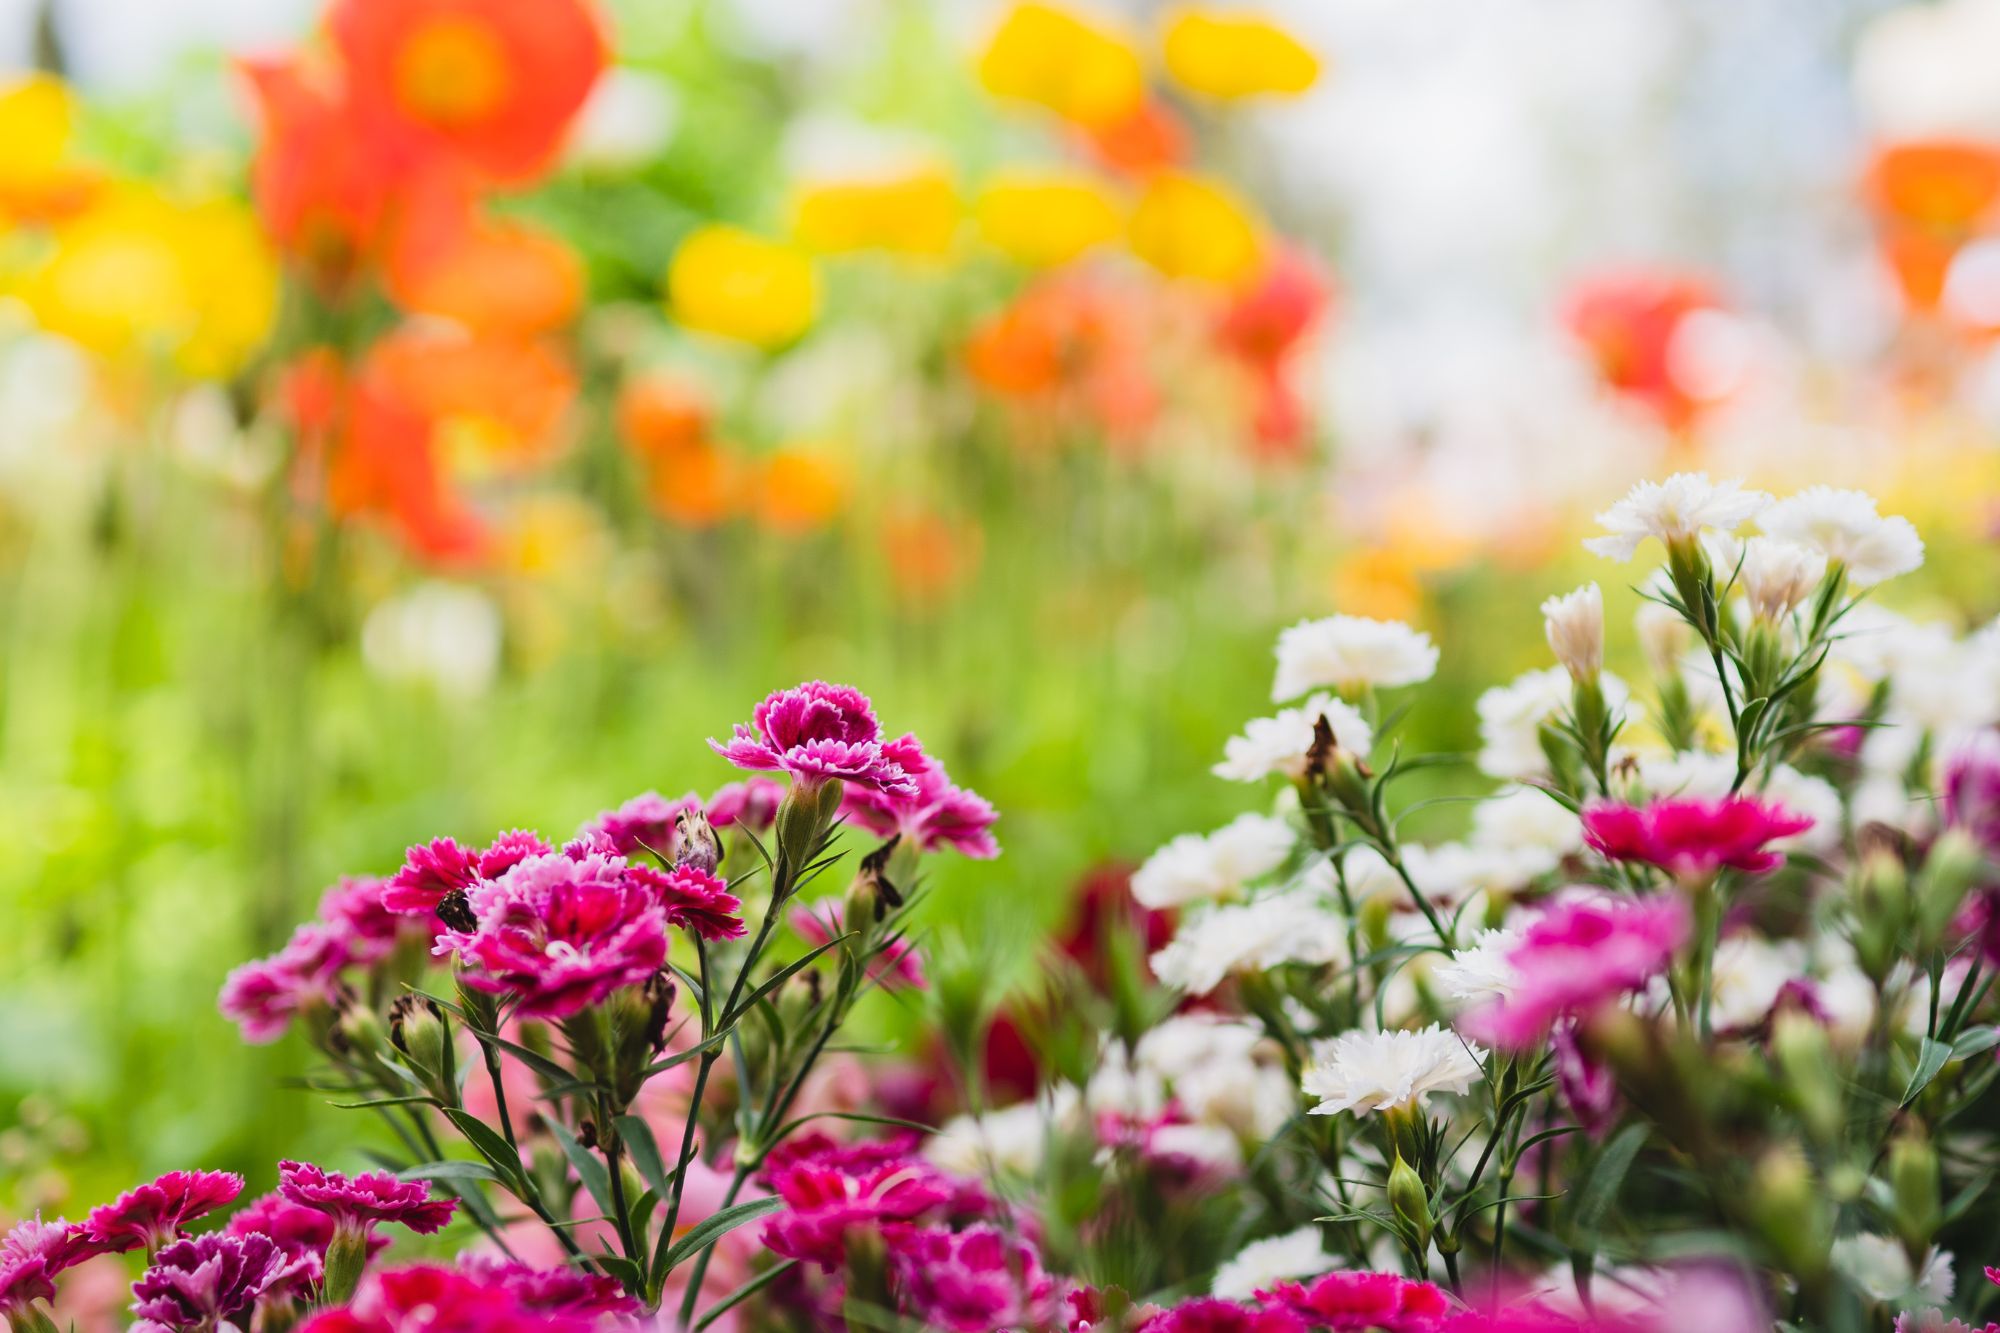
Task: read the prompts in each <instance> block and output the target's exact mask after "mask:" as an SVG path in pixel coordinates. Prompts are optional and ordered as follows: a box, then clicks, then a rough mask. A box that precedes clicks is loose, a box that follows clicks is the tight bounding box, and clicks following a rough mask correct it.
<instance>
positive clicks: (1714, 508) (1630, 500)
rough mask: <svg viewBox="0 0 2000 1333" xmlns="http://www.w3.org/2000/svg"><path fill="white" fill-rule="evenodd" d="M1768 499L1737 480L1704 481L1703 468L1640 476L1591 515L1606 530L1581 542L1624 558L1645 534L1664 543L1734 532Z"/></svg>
mask: <svg viewBox="0 0 2000 1333" xmlns="http://www.w3.org/2000/svg"><path fill="white" fill-rule="evenodd" d="M1770 503H1771V497H1770V496H1768V495H1766V494H1764V492H1762V491H1746V490H1744V489H1743V483H1742V482H1740V481H1710V480H1709V479H1708V474H1707V473H1706V472H1676V473H1675V474H1674V475H1673V476H1671V477H1668V478H1667V479H1666V480H1665V481H1642V482H1640V483H1639V484H1638V485H1636V486H1634V487H1633V488H1632V490H1631V493H1630V494H1628V495H1627V496H1626V497H1625V498H1624V499H1623V500H1620V501H1619V502H1618V503H1617V504H1615V505H1613V506H1611V508H1610V509H1608V510H1606V511H1605V512H1604V513H1602V514H1599V515H1598V516H1597V521H1598V522H1599V523H1601V524H1603V525H1604V527H1605V528H1606V530H1607V531H1608V533H1609V535H1608V536H1604V537H1592V538H1590V539H1589V540H1588V541H1586V542H1584V546H1585V547H1586V548H1587V549H1589V550H1591V551H1594V552H1596V553H1597V554H1598V555H1602V556H1609V557H1610V558H1611V559H1613V560H1630V559H1631V558H1632V556H1633V554H1634V553H1636V552H1637V551H1638V549H1639V543H1641V542H1643V541H1645V540H1646V538H1648V537H1654V538H1657V539H1658V540H1659V541H1660V542H1661V543H1663V544H1665V545H1667V546H1673V545H1675V544H1677V543H1684V542H1690V541H1693V540H1694V539H1695V538H1696V537H1698V536H1700V535H1701V534H1702V533H1704V532H1724V533H1728V532H1734V531H1736V530H1737V529H1738V528H1740V527H1742V526H1743V525H1744V524H1745V523H1748V522H1749V521H1750V520H1751V519H1754V518H1756V517H1757V516H1758V515H1759V514H1760V513H1762V512H1763V511H1764V508H1765V506H1766V505H1768V504H1770Z"/></svg>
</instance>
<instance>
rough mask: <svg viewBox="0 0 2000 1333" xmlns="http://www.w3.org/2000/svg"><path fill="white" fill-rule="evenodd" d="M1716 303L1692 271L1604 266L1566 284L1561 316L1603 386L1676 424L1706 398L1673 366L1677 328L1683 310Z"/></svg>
mask: <svg viewBox="0 0 2000 1333" xmlns="http://www.w3.org/2000/svg"><path fill="white" fill-rule="evenodd" d="M1721 307H1722V302H1721V300H1720V299H1719V298H1718V297H1717V296H1716V294H1715V291H1714V290H1713V289H1712V288H1711V287H1710V286H1709V285H1708V283H1707V282H1706V281H1705V280H1704V279H1702V278H1700V277H1697V276H1693V275H1690V274H1685V273H1673V272H1665V271H1649V270H1633V271H1626V272H1608V273H1601V274H1597V275H1594V276H1592V277H1589V278H1586V279H1585V280H1583V281H1581V282H1579V283H1577V284H1576V286H1575V287H1574V288H1572V289H1571V291H1570V294H1569V298H1568V300H1567V301H1566V302H1565V304H1564V307H1563V323H1564V324H1565V325H1566V326H1567V327H1568V329H1569V331H1570V333H1571V334H1572V335H1573V336H1574V337H1575V338H1576V339H1577V341H1578V342H1580V343H1581V344H1582V345H1583V348H1584V350H1585V352H1587V353H1588V354H1589V356H1590V359H1591V361H1592V363H1593V364H1594V365H1595V366H1596V368H1597V374H1598V377H1599V378H1600V379H1602V380H1603V381H1604V383H1605V385H1606V386H1607V387H1608V388H1610V389H1612V390H1613V391H1614V392H1616V393H1618V394H1620V395H1621V396H1623V397H1625V398H1628V399H1630V400H1631V401H1633V402H1635V403H1638V404H1639V405H1641V406H1642V407H1644V408H1646V409H1647V410H1648V411H1650V412H1651V413H1653V414H1654V415H1655V416H1657V417H1658V418H1659V420H1660V421H1661V423H1662V424H1664V425H1665V426H1666V427H1667V428H1668V429H1670V430H1676V431H1678V430H1684V429H1686V428H1687V427H1688V426H1690V425H1692V424H1693V423H1694V421H1695V419H1696V418H1697V417H1698V416H1699V415H1700V412H1701V409H1702V408H1703V407H1704V406H1705V405H1706V404H1705V403H1704V402H1703V401H1702V400H1701V399H1700V398H1698V397H1696V396H1695V395H1694V394H1692V393H1690V392H1689V388H1688V386H1687V385H1685V384H1684V383H1682V382H1681V380H1680V378H1679V377H1678V376H1677V374H1676V369H1677V368H1676V366H1675V358H1674V338H1675V335H1676V334H1677V333H1679V332H1680V330H1681V322H1682V321H1683V320H1685V319H1686V318H1687V317H1688V316H1689V315H1691V314H1694V313H1696V312H1697V311H1702V310H1718V309H1720V308H1721Z"/></svg>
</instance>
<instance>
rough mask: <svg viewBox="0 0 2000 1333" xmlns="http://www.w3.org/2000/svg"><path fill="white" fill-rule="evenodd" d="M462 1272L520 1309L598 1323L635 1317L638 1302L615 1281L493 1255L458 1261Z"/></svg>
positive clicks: (581, 1271)
mask: <svg viewBox="0 0 2000 1333" xmlns="http://www.w3.org/2000/svg"><path fill="white" fill-rule="evenodd" d="M459 1268H460V1270H461V1271H462V1272H464V1273H467V1274H469V1275H470V1276H472V1277H475V1278H477V1279H478V1280H479V1281H480V1282H482V1283H484V1284H485V1285H486V1286H488V1287H490V1288H499V1289H500V1290H503V1291H507V1292H511V1293H512V1294H513V1295H514V1297H515V1299H517V1300H519V1301H520V1303H521V1305H522V1306H523V1307H524V1308H526V1309H529V1310H537V1311H541V1312H543V1313H546V1314H559V1315H574V1316H575V1317H577V1318H579V1319H599V1318H602V1317H604V1316H606V1315H611V1316H617V1317H623V1316H628V1315H636V1314H638V1313H639V1309H640V1307H639V1302H638V1301H637V1300H636V1299H634V1298H633V1297H631V1296H629V1295H627V1294H626V1292H625V1289H624V1288H623V1287H621V1286H619V1285H618V1280H617V1279H616V1278H613V1277H608V1276H606V1275H605V1274H602V1273H589V1272H584V1271H583V1270H581V1269H576V1268H531V1267H529V1266H528V1265H527V1264H524V1263H519V1262H516V1261H514V1260H511V1259H501V1258H499V1257H497V1256H493V1255H474V1256H471V1257H468V1258H466V1259H463V1260H461V1261H460V1264H459Z"/></svg>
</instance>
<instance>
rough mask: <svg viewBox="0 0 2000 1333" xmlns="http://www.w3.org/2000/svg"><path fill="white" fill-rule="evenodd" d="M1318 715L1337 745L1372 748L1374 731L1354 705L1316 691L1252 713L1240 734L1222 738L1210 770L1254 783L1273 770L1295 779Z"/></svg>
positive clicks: (1301, 772) (1363, 751) (1358, 751)
mask: <svg viewBox="0 0 2000 1333" xmlns="http://www.w3.org/2000/svg"><path fill="white" fill-rule="evenodd" d="M1322 718H1324V719H1325V720H1326V724H1327V726H1328V727H1329V728H1331V729H1332V731H1333V741H1334V744H1335V745H1337V746H1339V747H1340V748H1341V749H1343V750H1346V751H1347V752H1348V753H1350V754H1355V755H1362V756H1365V755H1367V753H1368V752H1369V751H1370V750H1371V749H1373V748H1374V746H1375V733H1374V730H1373V729H1372V728H1371V727H1369V725H1368V720H1367V719H1366V718H1364V717H1362V716H1361V713H1360V710H1358V709H1356V708H1355V707H1354V706H1353V705H1351V704H1349V703H1347V702H1346V701H1345V700H1343V699H1339V698H1336V697H1335V696H1333V695H1331V694H1327V693H1324V692H1322V693H1319V694H1315V695H1312V696H1310V697H1308V698H1307V699H1306V701H1305V702H1304V703H1302V704H1300V705H1299V706H1298V707H1296V708H1283V709H1280V710H1279V711H1278V714H1277V716H1276V717H1259V718H1252V719H1251V720H1250V721H1249V722H1248V723H1246V724H1245V725H1244V728H1243V734H1242V735H1241V736H1231V737H1230V738H1229V739H1228V740H1227V741H1225V742H1224V743H1223V747H1222V762H1221V763H1219V764H1217V765H1216V766H1215V767H1214V768H1213V769H1212V770H1210V771H1212V772H1213V773H1214V774H1215V775H1216V776H1217V777H1219V778H1229V779H1232V780H1234V781H1237V782H1259V781H1262V780H1263V779H1264V778H1267V777H1270V776H1272V775H1273V774H1277V775H1280V776H1283V777H1287V778H1291V779H1292V780H1294V781H1296V780H1298V779H1299V778H1301V777H1303V776H1305V771H1306V764H1307V761H1308V759H1309V758H1310V756H1311V753H1312V748H1313V729H1314V727H1315V726H1316V724H1317V723H1318V722H1319V721H1320V719H1322Z"/></svg>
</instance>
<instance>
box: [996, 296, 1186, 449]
mask: <svg viewBox="0 0 2000 1333" xmlns="http://www.w3.org/2000/svg"><path fill="white" fill-rule="evenodd" d="M1148 308H1149V307H1148V306H1147V305H1146V304H1145V294H1144V292H1143V291H1142V290H1140V289H1136V288H1134V287H1130V286H1121V285H1116V284H1113V283H1111V282H1108V281H1106V280H1104V279H1103V278H1102V276H1101V275H1099V274H1096V273H1092V272H1079V271H1076V270H1066V271H1064V272H1060V273H1055V274H1051V275H1049V276H1048V277H1045V278H1043V279H1041V280H1040V281H1038V282H1036V283H1034V284H1033V285H1031V286H1030V287H1028V289H1027V290H1026V291H1023V292H1022V293H1021V294H1020V295H1019V296H1017V297H1016V298H1015V299H1014V302H1013V303H1012V304H1011V305H1009V306H1008V307H1007V308H1006V309H1004V310H1002V311H1000V312H999V313H998V314H996V315H995V316H993V317H992V318H991V319H989V320H988V321H986V322H985V323H984V324H982V325H980V326H979V327H978V328H976V329H975V330H974V331H973V333H972V336H971V337H970V338H969V339H968V340H967V342H966V346H965V367H966V371H967V373H968V374H970V375H971V376H972V378H973V379H974V380H975V381H977V382H978V384H979V385H980V387H981V388H983V389H985V390H986V391H987V392H988V393H991V394H993V395H995V396H996V397H998V398H1001V399H1003V400H1006V401H1009V402H1014V403H1019V404H1021V405H1023V406H1024V407H1033V408H1035V409H1036V410H1037V411H1038V413H1040V414H1041V416H1043V417H1046V418H1047V419H1048V423H1049V424H1061V423H1064V422H1067V421H1069V420H1070V419H1071V418H1075V417H1081V418H1082V419H1083V420H1086V421H1088V422H1089V423H1090V424H1091V425H1092V426H1093V427H1094V428H1096V429H1099V430H1101V431H1103V432H1105V433H1106V434H1107V435H1109V436H1111V437H1112V439H1113V441H1114V442H1117V443H1121V444H1122V443H1125V442H1127V441H1129V440H1131V439H1132V438H1133V437H1135V436H1136V435H1138V434H1139V433H1140V432H1141V431H1143V430H1144V429H1145V428H1146V427H1147V426H1148V425H1149V424H1151V422H1152V420H1153V417H1154V416H1155V414H1156V413H1157V412H1158V410H1159V406H1160V398H1161V395H1160V390H1159V386H1158V385H1157V383H1156V382H1155V378H1154V375H1153V371H1152V368H1151V366H1150V364H1149V362H1148V346H1147V310H1148Z"/></svg>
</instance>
